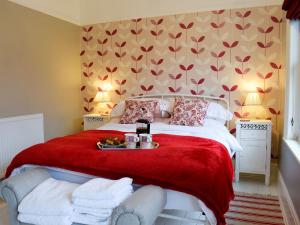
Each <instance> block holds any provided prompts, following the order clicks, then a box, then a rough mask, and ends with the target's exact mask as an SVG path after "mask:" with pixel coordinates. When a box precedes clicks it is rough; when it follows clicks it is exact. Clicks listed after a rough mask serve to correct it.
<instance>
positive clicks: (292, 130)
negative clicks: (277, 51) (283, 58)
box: [285, 20, 300, 141]
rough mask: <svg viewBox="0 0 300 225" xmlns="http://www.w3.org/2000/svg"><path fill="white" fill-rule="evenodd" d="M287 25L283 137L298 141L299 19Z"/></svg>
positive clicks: (299, 133)
mask: <svg viewBox="0 0 300 225" xmlns="http://www.w3.org/2000/svg"><path fill="white" fill-rule="evenodd" d="M287 27H288V35H287V43H288V44H287V48H288V49H287V74H288V77H287V87H286V93H287V96H286V121H285V137H286V138H288V139H297V140H298V141H300V21H299V20H294V21H290V22H289V24H288V26H287Z"/></svg>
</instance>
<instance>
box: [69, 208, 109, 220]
mask: <svg viewBox="0 0 300 225" xmlns="http://www.w3.org/2000/svg"><path fill="white" fill-rule="evenodd" d="M73 208H74V212H75V213H85V214H90V215H93V216H98V217H100V218H102V217H110V216H111V214H112V211H113V210H112V209H94V208H87V207H81V206H77V205H73Z"/></svg>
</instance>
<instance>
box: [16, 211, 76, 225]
mask: <svg viewBox="0 0 300 225" xmlns="http://www.w3.org/2000/svg"><path fill="white" fill-rule="evenodd" d="M18 220H19V221H21V222H22V223H28V224H35V225H71V224H72V221H71V217H70V216H37V215H30V214H22V213H19V215H18Z"/></svg>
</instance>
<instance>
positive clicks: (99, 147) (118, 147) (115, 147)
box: [97, 141, 159, 151]
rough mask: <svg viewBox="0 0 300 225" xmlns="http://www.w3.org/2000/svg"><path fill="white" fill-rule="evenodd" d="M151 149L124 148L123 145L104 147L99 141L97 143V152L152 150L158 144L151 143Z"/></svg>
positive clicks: (138, 147)
mask: <svg viewBox="0 0 300 225" xmlns="http://www.w3.org/2000/svg"><path fill="white" fill-rule="evenodd" d="M151 144H152V146H151V148H140V146H137V148H126V145H125V144H121V145H107V144H106V145H104V144H102V143H101V142H100V141H99V142H97V148H98V149H99V150H105V151H110V150H111V151H122V150H153V149H156V148H158V147H159V143H158V142H152V143H151Z"/></svg>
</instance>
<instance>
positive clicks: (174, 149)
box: [6, 131, 234, 224]
mask: <svg viewBox="0 0 300 225" xmlns="http://www.w3.org/2000/svg"><path fill="white" fill-rule="evenodd" d="M108 136H119V137H122V136H123V132H118V131H85V132H81V133H78V134H75V135H71V136H66V137H61V138H55V139H52V140H50V141H48V142H46V143H44V144H38V145H35V146H32V147H30V148H28V149H26V150H24V151H22V152H21V153H19V154H18V155H17V156H16V157H15V158H14V159H13V161H12V163H11V164H10V166H9V167H8V169H7V171H6V177H8V176H9V175H10V174H11V172H12V171H13V169H15V168H17V167H20V166H22V165H24V164H35V165H43V166H52V167H59V168H63V169H67V170H72V171H77V172H82V173H87V174H92V175H96V176H100V177H106V178H110V179H118V178H121V177H124V176H129V177H132V178H133V179H134V182H135V183H137V184H153V185H159V186H161V187H163V188H168V189H173V190H176V191H181V192H185V193H188V194H191V195H194V196H195V197H197V198H199V199H201V200H202V201H203V202H204V203H205V204H206V205H207V206H208V207H209V208H210V209H211V210H212V211H213V212H214V214H215V216H216V218H217V221H218V224H225V219H224V214H225V213H226V211H227V210H228V207H229V202H230V200H232V199H233V197H234V194H233V189H232V180H233V167H232V162H231V158H230V156H229V154H228V152H227V150H226V148H225V147H224V146H223V145H222V144H220V143H218V142H216V141H213V140H210V139H205V138H198V137H187V136H177V135H167V134H154V135H153V139H154V141H156V142H159V143H160V147H159V148H158V149H155V150H139V151H137V150H120V151H100V150H97V148H96V142H97V141H98V140H99V139H100V138H103V137H108Z"/></svg>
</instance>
